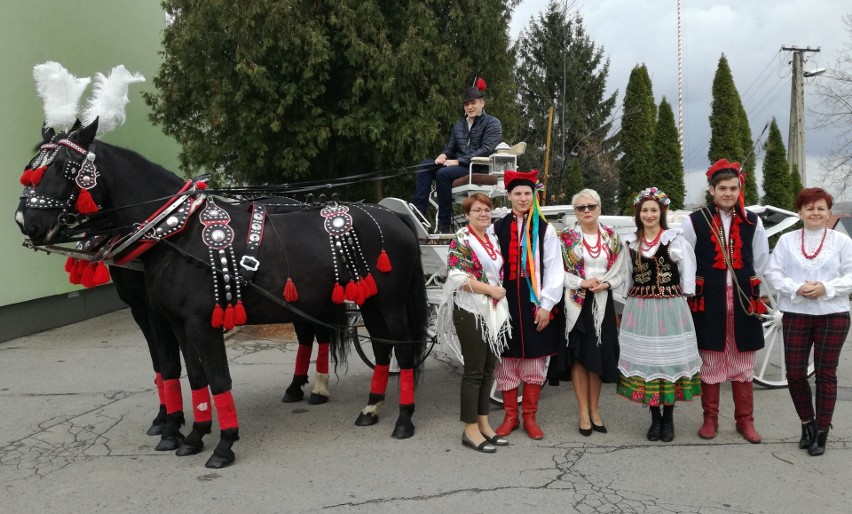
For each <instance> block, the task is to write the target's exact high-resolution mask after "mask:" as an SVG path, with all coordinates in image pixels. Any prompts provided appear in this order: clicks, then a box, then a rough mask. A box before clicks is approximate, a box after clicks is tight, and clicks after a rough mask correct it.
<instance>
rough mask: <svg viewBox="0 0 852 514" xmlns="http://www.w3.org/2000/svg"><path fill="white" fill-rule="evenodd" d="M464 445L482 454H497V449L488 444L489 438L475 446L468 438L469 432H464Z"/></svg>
mask: <svg viewBox="0 0 852 514" xmlns="http://www.w3.org/2000/svg"><path fill="white" fill-rule="evenodd" d="M462 444H463V445H465V446H468V447H470V448H472V449H474V450H476V451H478V452H482V453H497V447H496V446H494V445H493V444H491V443H490V442H488V438H485V441H482V442H481V443H479V444H475V443H474V442H473V441H471V440H470V437H468V436H467V432H462Z"/></svg>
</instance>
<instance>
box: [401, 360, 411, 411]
mask: <svg viewBox="0 0 852 514" xmlns="http://www.w3.org/2000/svg"><path fill="white" fill-rule="evenodd" d="M399 404H400V405H413V404H414V370H413V369H403V370H400V371H399Z"/></svg>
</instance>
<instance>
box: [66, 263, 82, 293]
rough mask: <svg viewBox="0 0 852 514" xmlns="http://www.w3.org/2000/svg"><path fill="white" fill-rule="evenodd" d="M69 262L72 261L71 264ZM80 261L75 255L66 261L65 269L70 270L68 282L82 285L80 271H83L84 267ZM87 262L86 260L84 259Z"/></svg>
mask: <svg viewBox="0 0 852 514" xmlns="http://www.w3.org/2000/svg"><path fill="white" fill-rule="evenodd" d="M69 262H70V263H71V264H70V265H69ZM80 262H81V261H78V260H77V259H75V258H73V257H68V260H67V261H65V271H67V272H68V282H70V283H72V284H74V285H75V286H76V285H80V273H81V272H82V268H80ZM82 262H84V263H85V261H82ZM69 267H70V269H69Z"/></svg>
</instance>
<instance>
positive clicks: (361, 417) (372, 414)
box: [355, 393, 385, 427]
mask: <svg viewBox="0 0 852 514" xmlns="http://www.w3.org/2000/svg"><path fill="white" fill-rule="evenodd" d="M384 403H385V395H384V394H376V393H370V397H369V398H368V399H367V406H366V407H364V408H363V409H362V410H361V413H360V414H358V419H356V420H355V424H356V425H358V426H359V427H367V426H370V425H375V424H376V423H378V422H379V408H380V407H381V406H382V405H384Z"/></svg>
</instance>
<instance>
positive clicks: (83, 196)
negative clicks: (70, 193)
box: [74, 189, 98, 214]
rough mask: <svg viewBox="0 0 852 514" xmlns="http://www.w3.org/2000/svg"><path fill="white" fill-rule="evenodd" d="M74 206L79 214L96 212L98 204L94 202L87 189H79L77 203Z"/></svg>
mask: <svg viewBox="0 0 852 514" xmlns="http://www.w3.org/2000/svg"><path fill="white" fill-rule="evenodd" d="M74 208H75V209H76V210H77V212H79V213H80V214H91V213H93V212H98V205H97V204H96V203H95V200H94V199H93V198H92V194H91V193H89V190H88V189H81V190H80V196H79V197H77V203H76V204H75V205H74Z"/></svg>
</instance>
